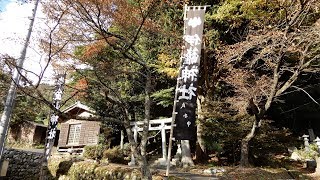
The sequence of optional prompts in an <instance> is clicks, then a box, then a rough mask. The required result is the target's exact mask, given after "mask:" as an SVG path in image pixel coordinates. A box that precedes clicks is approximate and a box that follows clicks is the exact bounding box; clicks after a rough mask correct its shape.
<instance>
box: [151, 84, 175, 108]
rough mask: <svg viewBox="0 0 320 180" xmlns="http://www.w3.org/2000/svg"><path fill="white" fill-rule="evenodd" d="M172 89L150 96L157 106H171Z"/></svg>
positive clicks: (162, 90)
mask: <svg viewBox="0 0 320 180" xmlns="http://www.w3.org/2000/svg"><path fill="white" fill-rule="evenodd" d="M173 93H174V87H172V88H169V89H161V90H159V91H157V92H155V93H153V94H152V95H151V97H152V98H153V99H154V101H156V102H157V105H161V106H163V107H168V106H170V105H172V104H173V101H172V100H173Z"/></svg>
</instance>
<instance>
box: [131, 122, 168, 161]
mask: <svg viewBox="0 0 320 180" xmlns="http://www.w3.org/2000/svg"><path fill="white" fill-rule="evenodd" d="M171 121H172V118H165V119H155V120H150V121H149V128H148V129H149V131H161V140H162V141H161V142H162V158H160V159H159V162H160V163H161V164H162V163H163V164H165V163H166V162H167V148H166V143H167V142H166V130H170V129H171ZM130 125H131V126H133V127H132V131H133V137H134V140H135V141H136V142H137V139H138V132H141V131H143V128H142V127H140V126H142V125H143V121H136V122H131V123H130ZM135 164H136V162H135V158H134V156H133V154H132V155H131V162H129V163H128V165H129V166H134V165H135Z"/></svg>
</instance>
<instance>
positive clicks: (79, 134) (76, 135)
mask: <svg viewBox="0 0 320 180" xmlns="http://www.w3.org/2000/svg"><path fill="white" fill-rule="evenodd" d="M63 112H64V113H66V114H68V116H70V117H72V118H71V119H60V120H59V122H60V135H59V142H58V151H59V152H75V151H77V152H79V151H80V152H82V150H83V147H84V146H85V145H95V144H98V140H99V132H100V122H99V121H90V120H80V119H85V118H90V117H93V116H94V113H95V112H94V111H93V110H92V109H90V108H89V107H88V106H86V105H84V104H82V103H80V102H76V103H75V104H73V105H71V106H69V107H68V108H66V109H65V110H64V111H63Z"/></svg>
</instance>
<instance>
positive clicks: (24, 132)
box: [8, 121, 59, 145]
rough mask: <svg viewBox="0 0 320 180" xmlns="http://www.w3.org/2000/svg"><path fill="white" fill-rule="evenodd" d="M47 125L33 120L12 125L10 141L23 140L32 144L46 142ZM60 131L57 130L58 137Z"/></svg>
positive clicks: (9, 134)
mask: <svg viewBox="0 0 320 180" xmlns="http://www.w3.org/2000/svg"><path fill="white" fill-rule="evenodd" d="M46 131H47V125H44V124H39V123H36V122H31V121H24V122H22V123H19V124H16V125H12V126H11V127H10V130H9V133H8V141H9V142H12V143H14V142H19V143H21V142H23V143H25V144H30V145H39V144H44V142H45V139H46ZM58 136H59V131H57V137H58Z"/></svg>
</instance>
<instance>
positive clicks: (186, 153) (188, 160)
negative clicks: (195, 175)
mask: <svg viewBox="0 0 320 180" xmlns="http://www.w3.org/2000/svg"><path fill="white" fill-rule="evenodd" d="M181 155H182V159H181V163H182V165H183V167H184V168H186V167H189V166H194V163H193V160H192V157H191V152H190V143H189V140H181Z"/></svg>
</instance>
